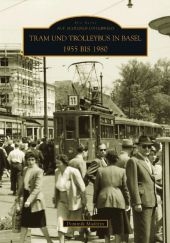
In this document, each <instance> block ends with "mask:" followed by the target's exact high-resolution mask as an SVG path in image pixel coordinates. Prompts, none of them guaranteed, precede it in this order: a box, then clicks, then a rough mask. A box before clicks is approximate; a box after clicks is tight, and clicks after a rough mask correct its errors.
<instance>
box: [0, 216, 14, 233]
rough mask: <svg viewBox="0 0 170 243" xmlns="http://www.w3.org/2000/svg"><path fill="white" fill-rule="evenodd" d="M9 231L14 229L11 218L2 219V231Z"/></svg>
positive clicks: (0, 225)
mask: <svg viewBox="0 0 170 243" xmlns="http://www.w3.org/2000/svg"><path fill="white" fill-rule="evenodd" d="M9 229H12V218H11V217H2V218H0V230H9Z"/></svg>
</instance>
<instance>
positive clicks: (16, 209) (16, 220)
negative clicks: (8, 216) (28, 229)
mask: <svg viewBox="0 0 170 243" xmlns="http://www.w3.org/2000/svg"><path fill="white" fill-rule="evenodd" d="M12 210H13V214H12V232H14V233H18V232H20V230H21V216H22V210H21V207H20V205H19V203H18V202H15V203H14V205H13V206H12Z"/></svg>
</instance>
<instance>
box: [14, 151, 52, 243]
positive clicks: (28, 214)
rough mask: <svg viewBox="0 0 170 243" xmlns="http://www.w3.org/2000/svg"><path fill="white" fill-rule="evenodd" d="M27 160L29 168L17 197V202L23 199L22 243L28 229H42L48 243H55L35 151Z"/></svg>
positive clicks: (26, 169) (41, 171)
mask: <svg viewBox="0 0 170 243" xmlns="http://www.w3.org/2000/svg"><path fill="white" fill-rule="evenodd" d="M25 160H26V164H27V167H25V168H24V170H23V178H22V183H21V185H20V187H19V190H18V192H17V197H16V201H17V202H20V200H21V198H22V197H23V207H22V209H21V210H22V211H21V237H20V243H24V242H25V238H26V235H27V232H28V228H40V229H41V231H42V233H43V234H44V236H45V238H46V240H47V243H53V242H52V240H51V238H50V236H49V233H48V230H47V227H46V216H45V201H44V196H43V193H42V191H41V186H42V181H43V170H42V169H41V168H39V167H38V165H37V163H36V161H37V154H36V153H34V152H33V151H28V152H26V154H25Z"/></svg>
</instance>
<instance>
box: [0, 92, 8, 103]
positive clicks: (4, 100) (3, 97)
mask: <svg viewBox="0 0 170 243" xmlns="http://www.w3.org/2000/svg"><path fill="white" fill-rule="evenodd" d="M7 103H9V94H1V95H0V105H4V104H7Z"/></svg>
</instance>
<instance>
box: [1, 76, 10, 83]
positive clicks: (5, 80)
mask: <svg viewBox="0 0 170 243" xmlns="http://www.w3.org/2000/svg"><path fill="white" fill-rule="evenodd" d="M0 83H1V84H6V83H9V76H2V77H0Z"/></svg>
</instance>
